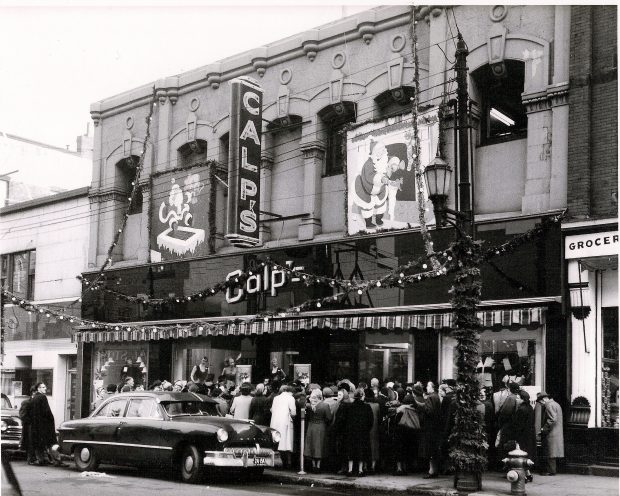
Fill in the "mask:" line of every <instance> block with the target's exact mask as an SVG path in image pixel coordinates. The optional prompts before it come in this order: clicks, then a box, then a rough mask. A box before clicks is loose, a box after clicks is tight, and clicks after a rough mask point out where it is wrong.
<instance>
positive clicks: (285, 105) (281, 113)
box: [276, 85, 290, 119]
mask: <svg viewBox="0 0 620 496" xmlns="http://www.w3.org/2000/svg"><path fill="white" fill-rule="evenodd" d="M289 106H290V91H289V89H288V86H284V85H282V86H280V88H278V97H277V107H276V108H277V115H278V119H284V118H286V117H288V115H289Z"/></svg>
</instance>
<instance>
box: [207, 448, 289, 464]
mask: <svg viewBox="0 0 620 496" xmlns="http://www.w3.org/2000/svg"><path fill="white" fill-rule="evenodd" d="M203 463H204V465H205V466H208V467H233V468H267V467H269V468H273V467H279V466H281V465H282V459H281V458H280V453H278V452H276V451H273V450H270V449H259V450H257V449H255V448H246V449H235V450H230V451H205V456H204V459H203Z"/></svg>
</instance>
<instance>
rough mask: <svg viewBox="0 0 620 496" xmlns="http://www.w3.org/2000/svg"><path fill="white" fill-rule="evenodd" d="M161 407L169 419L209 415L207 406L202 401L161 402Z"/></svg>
mask: <svg viewBox="0 0 620 496" xmlns="http://www.w3.org/2000/svg"><path fill="white" fill-rule="evenodd" d="M162 406H163V407H164V409H165V410H166V413H168V415H170V416H171V417H176V416H179V415H210V414H211V412H210V408H209V404H208V403H204V402H202V401H166V402H163V401H162Z"/></svg>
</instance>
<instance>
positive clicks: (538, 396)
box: [536, 391, 549, 400]
mask: <svg viewBox="0 0 620 496" xmlns="http://www.w3.org/2000/svg"><path fill="white" fill-rule="evenodd" d="M548 397H549V395H548V394H547V393H545V392H544V391H541V392H540V393H538V394H537V395H536V399H537V400H542V399H543V398H548Z"/></svg>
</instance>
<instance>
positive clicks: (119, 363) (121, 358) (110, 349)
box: [92, 344, 148, 394]
mask: <svg viewBox="0 0 620 496" xmlns="http://www.w3.org/2000/svg"><path fill="white" fill-rule="evenodd" d="M147 364H148V350H147V348H146V347H145V346H144V344H142V345H114V346H105V345H103V346H101V347H99V348H98V349H97V350H96V352H95V358H94V360H93V367H94V370H93V378H94V383H93V386H94V387H93V390H92V391H93V394H94V392H95V391H96V390H97V388H99V387H101V386H103V387H107V386H108V384H117V385H121V386H122V384H123V383H124V382H125V379H126V378H127V377H133V380H134V386H136V387H137V386H144V387H145V388H147V380H148V369H147Z"/></svg>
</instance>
